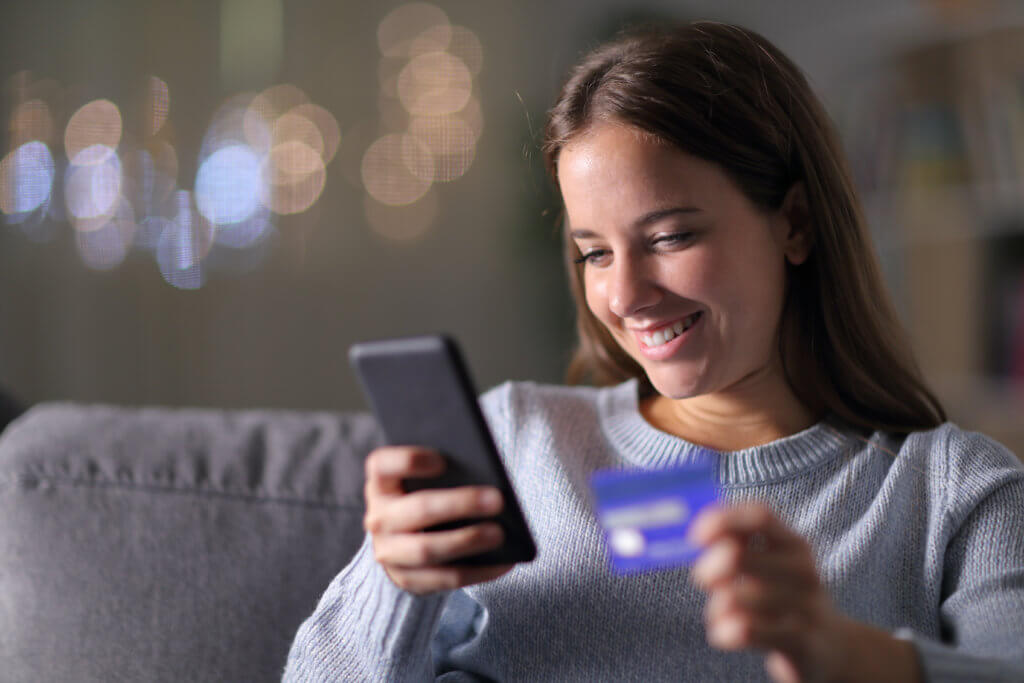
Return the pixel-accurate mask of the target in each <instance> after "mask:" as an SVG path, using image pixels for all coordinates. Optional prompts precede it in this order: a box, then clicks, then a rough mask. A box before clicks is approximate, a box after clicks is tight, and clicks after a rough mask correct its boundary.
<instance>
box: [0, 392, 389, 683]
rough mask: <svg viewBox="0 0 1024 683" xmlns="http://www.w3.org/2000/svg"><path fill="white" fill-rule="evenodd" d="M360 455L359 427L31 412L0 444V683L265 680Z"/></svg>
mask: <svg viewBox="0 0 1024 683" xmlns="http://www.w3.org/2000/svg"><path fill="white" fill-rule="evenodd" d="M378 443H379V433H378V431H377V428H376V425H375V423H374V421H373V419H372V418H371V417H370V416H368V415H361V414H351V415H337V414H326V413H287V412H269V411H235V412H222V411H213V410H195V409H162V408H160V409H157V408H143V409H139V408H118V407H111V406H81V405H72V404H44V405H39V406H36V407H34V408H32V409H31V410H29V411H28V412H27V413H25V414H24V415H22V416H21V417H20V418H18V419H17V420H15V421H14V422H13V423H12V424H10V425H9V426H8V427H7V428H6V430H4V432H3V434H2V435H0V680H2V681H4V682H6V683H20V682H22V681H26V682H27V681H32V682H36V681H47V682H60V681H74V682H75V683H78V682H84V681H103V682H104V683H107V682H110V681H175V682H178V681H217V682H221V681H245V682H249V681H277V680H280V676H281V672H282V670H283V667H284V663H285V659H286V655H287V652H288V648H289V645H290V643H291V640H292V638H293V637H294V635H295V632H296V630H297V629H298V627H299V624H300V623H302V621H303V619H305V618H306V617H307V616H308V615H309V614H310V613H312V611H313V609H314V607H315V606H316V602H317V599H318V598H319V596H320V594H321V593H322V592H323V590H324V589H325V588H326V586H327V585H328V584H329V583H330V581H331V579H332V578H333V577H334V575H335V574H336V573H337V572H338V570H339V569H341V567H343V566H344V565H345V564H346V562H347V561H348V559H349V558H350V557H351V555H352V553H354V552H355V550H356V549H357V547H358V545H359V543H360V541H361V540H362V536H363V532H362V527H361V518H362V512H363V501H362V480H363V477H362V460H363V456H364V455H365V454H366V453H367V452H368V451H369V450H370V449H371V448H373V447H374V446H375V445H377V444H378Z"/></svg>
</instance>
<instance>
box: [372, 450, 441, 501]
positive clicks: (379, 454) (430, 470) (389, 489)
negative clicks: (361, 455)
mask: <svg viewBox="0 0 1024 683" xmlns="http://www.w3.org/2000/svg"><path fill="white" fill-rule="evenodd" d="M445 467H446V463H445V460H444V457H443V456H442V455H441V454H440V453H438V452H437V451H434V450H431V449H429V448H420V447H417V446H385V447H383V448H378V449H376V450H374V451H373V452H371V453H370V454H369V455H368V456H366V463H365V470H366V497H367V499H369V498H370V497H372V496H375V495H399V494H402V493H405V490H404V489H403V488H402V480H403V479H411V478H417V477H436V476H438V475H440V474H441V473H442V472H444V470H445Z"/></svg>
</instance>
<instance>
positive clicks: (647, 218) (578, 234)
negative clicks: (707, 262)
mask: <svg viewBox="0 0 1024 683" xmlns="http://www.w3.org/2000/svg"><path fill="white" fill-rule="evenodd" d="M693 213H700V209H698V208H697V207H695V206H674V207H672V208H669V209H658V210H656V211H651V212H649V213H645V214H644V215H643V216H640V217H639V218H637V219H636V220H635V221H633V229H639V228H643V227H646V226H648V225H651V224H652V223H657V222H658V221H660V220H664V219H665V218H668V217H669V216H676V215H679V214H693ZM569 237H571V238H573V239H574V240H585V239H592V238H594V237H600V235H598V234H597V233H596V232H594V231H593V230H587V229H586V228H576V229H573V230H570V231H569Z"/></svg>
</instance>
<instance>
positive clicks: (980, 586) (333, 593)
mask: <svg viewBox="0 0 1024 683" xmlns="http://www.w3.org/2000/svg"><path fill="white" fill-rule="evenodd" d="M482 405H483V407H484V412H485V414H486V416H487V419H488V421H489V423H490V424H491V427H492V429H493V431H494V435H495V439H496V440H497V442H498V447H499V450H500V451H501V452H502V456H503V457H504V459H505V461H506V465H507V467H508V469H509V471H510V474H511V477H512V482H513V485H514V487H515V489H516V491H517V494H518V495H519V497H520V501H521V503H522V507H523V510H524V512H525V514H526V516H527V519H528V521H529V523H530V526H531V529H532V530H533V532H534V536H535V538H536V541H537V546H538V550H539V555H538V558H537V559H536V560H535V561H534V562H532V563H530V564H521V565H517V566H516V568H515V569H514V570H513V571H512V572H510V573H509V574H507V575H505V576H503V577H502V578H500V579H498V580H496V581H493V582H490V583H487V584H482V585H476V586H471V587H468V588H465V589H463V590H459V591H454V592H451V593H445V594H438V595H432V596H427V597H417V596H413V595H411V594H409V593H406V592H404V591H402V590H400V589H398V588H397V587H396V586H395V585H394V584H392V583H391V582H390V580H389V579H388V578H387V575H386V574H385V573H384V571H383V570H382V569H381V568H380V567H379V565H377V564H376V563H375V561H374V560H373V553H372V549H371V548H370V545H369V541H368V540H367V542H366V543H364V545H363V547H362V549H361V550H360V551H359V552H358V553H357V555H356V556H355V558H354V559H353V560H352V562H351V563H350V564H349V566H348V567H346V568H344V569H343V570H342V571H341V573H340V574H338V576H337V578H335V579H334V581H333V582H332V583H331V585H330V586H329V587H328V588H327V591H326V592H325V593H324V595H323V597H322V598H321V600H320V604H319V605H318V606H317V608H316V611H315V612H314V613H313V614H312V616H310V617H309V619H308V620H307V621H306V622H305V623H304V624H303V625H302V627H301V628H300V629H299V632H298V635H297V636H296V638H295V642H294V644H293V645H292V650H291V653H290V655H289V658H288V665H287V670H286V671H285V680H287V681H426V680H431V679H434V678H439V679H441V680H444V681H456V680H459V681H462V680H496V681H660V680H685V681H751V680H763V679H765V678H766V674H765V671H764V665H763V655H762V654H761V653H758V652H756V651H745V652H739V653H736V652H722V651H719V650H715V649H713V648H711V647H710V646H709V645H708V644H707V641H706V637H705V631H704V625H703V619H702V609H703V607H704V602H705V600H704V597H703V593H701V592H700V591H699V590H698V589H697V588H696V587H695V586H694V585H693V584H692V583H691V581H690V580H689V571H688V569H686V568H682V569H678V570H670V571H663V572H656V573H649V574H642V575H633V576H618V575H616V574H613V573H611V572H610V570H609V569H608V566H607V559H606V554H605V550H604V548H603V545H602V543H603V540H602V533H601V530H600V527H599V526H598V525H597V523H596V522H595V519H594V517H593V514H592V512H591V507H590V499H589V488H588V485H587V482H588V479H589V475H590V473H591V472H593V471H594V470H595V469H598V468H605V467H614V466H629V467H659V466H665V465H669V464H673V463H684V462H686V461H688V460H690V459H692V458H693V457H694V456H695V454H696V447H695V446H694V445H692V444H690V443H688V442H686V441H684V440H682V439H679V438H677V437H674V436H671V435H668V434H665V433H663V432H660V431H658V430H656V429H655V428H653V427H652V426H651V425H650V424H648V423H647V422H646V421H645V420H644V419H643V418H642V416H641V415H640V413H639V410H638V399H637V384H636V382H635V381H630V382H626V383H625V384H621V385H619V386H617V387H612V388H608V389H591V388H567V387H547V386H538V385H533V384H519V383H508V384H504V385H501V386H499V387H497V388H495V389H493V390H491V391H490V392H488V393H487V394H485V395H484V397H483V398H482ZM718 479H719V483H720V485H721V487H722V496H723V498H724V500H725V502H734V501H747V500H761V501H765V502H767V503H768V504H769V505H770V506H771V507H772V508H773V509H774V510H775V511H776V513H777V514H778V515H779V516H780V517H781V518H782V519H783V520H784V521H785V522H786V523H788V524H789V525H790V527H791V528H793V529H794V530H796V531H797V532H799V533H800V534H802V535H803V536H804V537H805V538H807V539H808V540H809V541H810V543H811V544H812V546H813V548H814V551H815V555H816V559H817V563H818V568H819V573H820V575H821V577H822V579H823V581H824V582H825V585H826V586H827V587H828V589H829V591H830V594H831V596H832V599H833V602H834V603H835V605H836V606H837V608H838V609H840V610H841V611H842V612H844V613H845V614H847V615H849V616H850V617H853V618H855V619H858V620H861V621H863V622H866V623H870V624H874V625H876V626H878V627H881V628H884V629H888V630H890V631H892V632H893V633H894V634H895V635H896V636H898V637H902V638H907V639H911V640H912V641H913V643H914V644H915V646H916V648H917V651H918V653H919V655H920V658H921V663H922V665H923V667H924V670H925V672H926V676H927V678H928V680H934V681H947V680H948V681H953V680H956V681H996V680H998V681H1024V467H1022V465H1021V463H1020V461H1018V460H1017V458H1016V457H1014V455H1013V454H1012V453H1010V452H1008V451H1007V450H1006V449H1005V448H1003V447H1001V446H1000V445H999V444H997V443H995V442H993V441H991V440H989V439H987V438H985V437H984V436H980V435H978V434H974V433H970V432H965V431H962V430H960V429H958V428H957V427H955V426H953V425H951V424H946V425H943V426H941V427H939V428H938V429H934V430H931V431H927V432H917V433H914V434H911V435H910V436H908V437H900V436H892V435H887V434H883V433H875V434H863V433H859V432H857V431H856V430H854V429H852V428H850V427H849V426H847V425H844V424H842V423H840V422H838V421H836V420H834V419H827V420H824V421H822V422H821V423H819V424H817V425H815V426H813V427H811V428H809V429H807V430H806V431H803V432H800V433H799V434H794V435H792V436H789V437H787V438H783V439H780V440H778V441H774V442H772V443H769V444H765V445H763V446H758V447H755V448H750V449H747V450H743V451H737V452H733V453H724V454H721V455H720V458H719V465H718Z"/></svg>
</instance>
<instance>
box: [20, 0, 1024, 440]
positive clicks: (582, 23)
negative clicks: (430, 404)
mask: <svg viewBox="0 0 1024 683" xmlns="http://www.w3.org/2000/svg"><path fill="white" fill-rule="evenodd" d="M683 19H714V20H722V21H730V22H736V23H740V24H743V25H745V26H748V27H750V28H753V29H755V30H757V31H759V32H761V33H763V34H764V35H765V36H766V37H768V38H769V39H770V40H772V41H774V42H775V43H776V44H777V45H779V47H780V48H782V50H783V51H785V52H787V53H788V54H789V55H790V56H791V57H793V58H794V60H795V61H796V62H797V63H798V64H800V65H801V66H802V67H803V68H804V69H805V71H806V73H807V75H808V76H809V78H810V80H811V82H812V85H813V86H814V87H815V88H816V89H817V91H818V92H819V94H820V95H821V96H822V98H823V100H824V101H825V104H826V106H827V108H828V109H829V111H830V113H831V114H832V116H833V118H834V119H835V120H836V122H837V125H838V126H839V129H840V131H841V133H842V136H843V139H844V142H845V145H846V147H847V150H848V152H849V155H850V161H851V164H852V166H853V169H854V172H855V175H856V180H857V183H858V186H859V188H860V190H861V192H862V196H863V199H864V203H865V206H866V208H867V211H868V216H869V218H870V222H871V228H872V231H873V234H874V237H875V240H876V244H877V247H878V250H879V254H880V257H881V260H882V263H883V267H884V270H885V274H886V277H887V279H888V281H889V284H890V286H891V287H892V290H893V293H894V296H895V299H896V301H897V304H898V306H899V308H900V312H901V314H902V315H903V318H904V320H905V322H906V324H907V327H908V329H909V330H910V333H911V336H912V338H913V343H914V345H915V348H916V351H917V353H918V354H919V357H920V360H921V362H922V365H923V366H924V369H925V371H926V373H927V375H928V378H929V380H930V381H931V382H932V384H933V385H934V387H935V388H936V389H937V390H938V392H939V393H940V395H941V397H942V398H943V399H944V401H945V402H946V404H947V408H948V409H949V410H950V413H951V415H952V417H953V418H954V419H955V420H957V421H958V422H960V423H961V425H963V426H966V427H970V428H975V429H980V430H982V431H985V432H987V433H989V434H991V435H993V436H995V437H996V438H999V439H1000V440H1002V441H1004V442H1005V443H1007V444H1008V445H1010V446H1011V448H1014V449H1015V450H1016V452H1017V453H1018V454H1024V420H1022V419H1021V418H1022V417H1024V202H1022V200H1021V190H1022V187H1024V3H1020V2H998V1H996V0H977V1H974V2H967V1H957V0H885V1H880V0H864V1H862V2H857V3H848V2H818V1H817V0H776V1H773V2H767V1H765V2H750V1H748V0H672V1H671V2H670V1H668V0H660V1H653V0H652V1H641V2H636V1H630V2H624V1H622V0H619V1H617V2H612V1H609V0H591V1H590V2H580V1H579V0H575V1H573V2H569V1H565V0H547V1H545V2H540V1H539V0H524V1H519V2H514V3H513V2H501V3H499V2H479V1H473V2H471V1H469V0H437V1H436V2H434V3H432V4H427V3H401V2H391V1H385V2H368V1H366V0H362V1H351V2H337V1H328V0H301V1H299V0H203V1H198V0H173V1H172V0H149V1H143V2H128V1H127V0H89V1H86V2H82V1H77V2H76V1H72V0H32V1H28V0H7V1H6V2H5V3H4V4H3V7H2V9H0V85H2V91H0V124H2V128H0V135H2V138H0V388H2V389H3V391H4V392H5V393H6V394H8V395H9V396H11V397H13V398H14V399H15V400H17V401H18V402H20V403H22V404H25V405H27V404H31V403H34V402H39V401H46V400H76V401H90V402H112V403H124V404H163V405H197V406H222V407H256V406H266V407H276V408H291V409H327V410H345V409H355V408H361V407H362V405H363V402H362V397H361V395H360V393H359V391H358V388H357V385H356V383H355V381H354V379H353V377H352V375H351V373H350V371H349V369H348V364H347V361H346V355H345V354H346V349H347V348H348V346H349V345H350V344H351V343H353V342H355V341H359V340H365V339H370V338H375V337H383V336H390V335H408V334H418V333H426V332H435V331H446V332H449V333H451V334H453V335H454V336H456V337H457V338H458V339H459V340H460V341H461V342H462V345H463V347H464V350H465V353H466V356H467V358H468V360H469V362H470V365H471V366H472V370H473V374H474V375H475V378H476V381H477V384H478V385H479V386H480V388H481V389H483V388H486V387H489V386H492V385H494V384H497V383H499V382H501V381H503V380H505V379H532V380H537V381H544V382H557V381H560V379H561V377H562V373H563V371H564V368H565V364H566V361H567V359H568V356H569V349H570V347H571V344H572V341H573V320H572V312H571V307H570V303H569V299H568V295H567V291H566V285H565V278H564V275H563V273H562V270H561V262H560V257H559V249H560V243H559V239H558V234H557V226H556V217H557V212H558V208H559V202H558V200H557V198H556V197H555V196H554V195H553V193H552V189H551V187H550V185H549V184H548V181H547V180H546V178H545V177H544V173H543V168H542V162H541V159H540V154H539V140H540V130H541V128H542V126H543V119H544V113H545V110H546V109H547V107H549V106H550V105H551V103H552V102H553V100H554V97H555V95H556V93H557V91H558V87H559V85H560V83H561V80H562V78H563V76H564V74H565V71H566V69H567V68H568V67H569V66H570V65H571V64H572V63H573V62H574V61H575V60H576V59H577V58H578V57H579V56H580V54H581V53H582V52H583V51H585V50H586V49H588V48H590V47H593V46H594V45H595V44H596V43H597V42H599V41H601V40H603V39H605V38H607V37H609V36H610V35H612V34H613V33H614V32H616V31H617V30H619V29H620V28H622V27H624V26H628V25H630V24H633V23H636V22H657V21H664V20H683Z"/></svg>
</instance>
